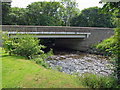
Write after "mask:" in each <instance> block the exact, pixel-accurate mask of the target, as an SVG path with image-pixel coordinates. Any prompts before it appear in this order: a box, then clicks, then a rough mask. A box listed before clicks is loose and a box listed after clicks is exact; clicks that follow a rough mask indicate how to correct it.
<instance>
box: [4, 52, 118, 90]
mask: <svg viewBox="0 0 120 90" xmlns="http://www.w3.org/2000/svg"><path fill="white" fill-rule="evenodd" d="M2 66H3V67H2V88H87V87H89V88H115V87H117V86H116V83H115V78H113V77H102V76H97V75H93V74H85V75H82V76H80V77H76V76H74V75H68V74H65V73H61V72H58V71H53V70H51V69H46V68H44V67H42V66H41V64H39V65H38V64H36V63H35V62H34V60H33V59H31V60H27V59H25V58H24V57H21V56H16V55H12V56H9V55H8V54H6V53H5V52H4V50H3V53H2ZM8 75H9V77H8Z"/></svg>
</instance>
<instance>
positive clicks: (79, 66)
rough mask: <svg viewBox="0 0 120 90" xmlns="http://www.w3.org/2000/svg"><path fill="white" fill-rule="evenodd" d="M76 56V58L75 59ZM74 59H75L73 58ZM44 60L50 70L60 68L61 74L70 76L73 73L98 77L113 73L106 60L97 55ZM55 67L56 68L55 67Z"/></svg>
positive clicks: (62, 56)
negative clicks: (96, 75) (90, 74)
mask: <svg viewBox="0 0 120 90" xmlns="http://www.w3.org/2000/svg"><path fill="white" fill-rule="evenodd" d="M76 56H78V57H77V58H76ZM74 57H75V58H74ZM51 58H52V59H54V60H44V61H45V62H46V63H48V64H49V66H50V67H51V68H52V69H54V70H55V69H56V70H58V68H57V67H58V66H59V67H61V72H64V73H68V74H72V73H73V72H74V73H79V74H81V73H94V74H100V75H109V74H111V73H113V70H111V68H112V69H113V65H112V64H111V63H109V62H108V61H107V60H106V58H104V57H102V56H100V55H99V56H98V58H97V55H96V56H95V55H91V54H87V55H84V57H79V55H75V54H69V55H61V56H52V57H49V59H51ZM56 66H57V67H56Z"/></svg>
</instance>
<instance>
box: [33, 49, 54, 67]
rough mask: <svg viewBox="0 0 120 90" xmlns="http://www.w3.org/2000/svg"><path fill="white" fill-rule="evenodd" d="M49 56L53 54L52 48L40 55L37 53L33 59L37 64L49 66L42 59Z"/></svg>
mask: <svg viewBox="0 0 120 90" xmlns="http://www.w3.org/2000/svg"><path fill="white" fill-rule="evenodd" d="M50 56H53V50H52V49H50V51H49V52H48V53H46V54H44V53H43V54H41V55H37V57H36V58H35V59H33V60H34V61H35V62H36V63H37V64H39V65H42V66H43V67H45V68H47V69H48V68H49V65H48V64H47V63H45V62H44V60H45V59H46V60H47V58H49V57H50Z"/></svg>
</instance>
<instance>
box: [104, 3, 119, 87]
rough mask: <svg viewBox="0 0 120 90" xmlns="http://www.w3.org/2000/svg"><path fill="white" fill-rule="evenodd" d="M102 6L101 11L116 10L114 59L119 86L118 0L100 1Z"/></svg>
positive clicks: (113, 11) (111, 11) (112, 11)
mask: <svg viewBox="0 0 120 90" xmlns="http://www.w3.org/2000/svg"><path fill="white" fill-rule="evenodd" d="M102 3H104V6H103V8H102V12H110V13H115V12H117V13H116V14H117V15H116V16H117V18H118V20H117V21H116V22H118V24H117V28H116V30H115V39H116V40H117V43H116V46H115V48H116V51H115V52H114V56H115V61H116V69H117V78H118V85H119V86H120V1H118V2H102Z"/></svg>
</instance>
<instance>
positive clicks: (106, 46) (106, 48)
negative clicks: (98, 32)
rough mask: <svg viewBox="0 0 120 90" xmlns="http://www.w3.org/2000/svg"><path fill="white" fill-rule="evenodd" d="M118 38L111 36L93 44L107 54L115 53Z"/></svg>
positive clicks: (99, 50)
mask: <svg viewBox="0 0 120 90" xmlns="http://www.w3.org/2000/svg"><path fill="white" fill-rule="evenodd" d="M116 43H117V42H116V39H114V36H113V37H111V38H108V39H106V40H104V41H103V42H101V43H98V44H95V45H93V47H94V48H96V49H97V51H98V52H100V53H101V52H103V53H104V54H105V55H107V56H111V55H113V52H114V51H115V50H116V49H115V44H116Z"/></svg>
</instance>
